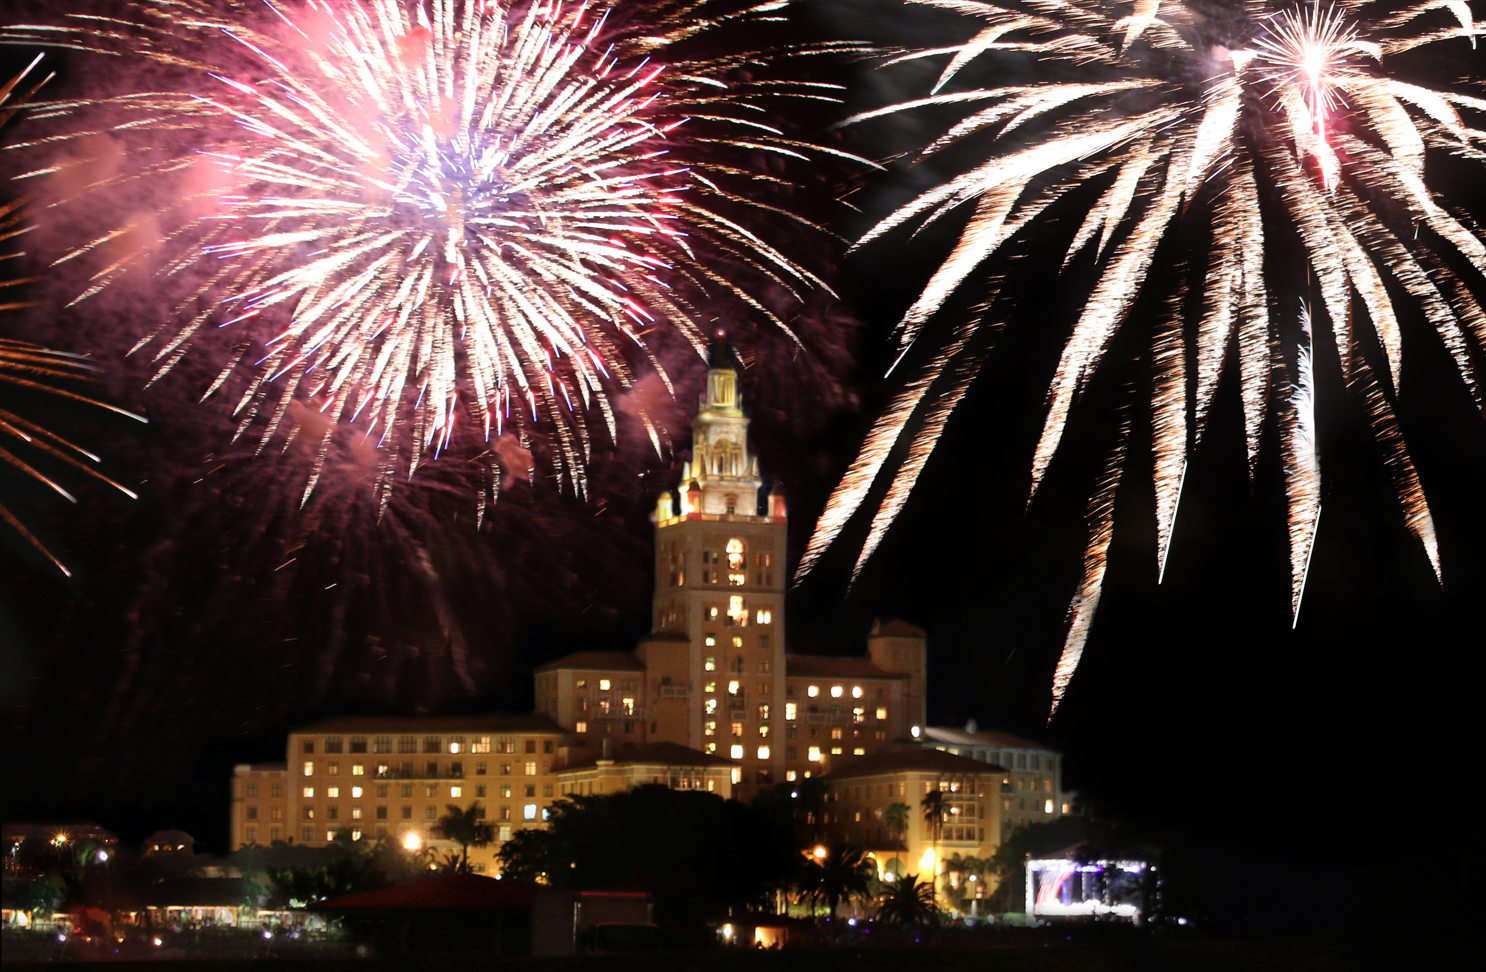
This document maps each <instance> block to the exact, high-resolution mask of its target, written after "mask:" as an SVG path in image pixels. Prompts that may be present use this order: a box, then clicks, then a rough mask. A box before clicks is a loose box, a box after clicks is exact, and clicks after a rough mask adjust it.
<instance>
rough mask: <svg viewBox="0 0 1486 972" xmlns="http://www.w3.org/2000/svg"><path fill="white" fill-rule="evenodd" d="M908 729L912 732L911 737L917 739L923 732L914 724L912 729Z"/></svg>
mask: <svg viewBox="0 0 1486 972" xmlns="http://www.w3.org/2000/svg"><path fill="white" fill-rule="evenodd" d="M908 731H909V732H911V733H913V738H914V739H917V738H918V737H919V736H920V735H921V734H922V733H923V730H922V729H920V728H919V727H918V726H914V727H913V728H912V729H910V730H908Z"/></svg>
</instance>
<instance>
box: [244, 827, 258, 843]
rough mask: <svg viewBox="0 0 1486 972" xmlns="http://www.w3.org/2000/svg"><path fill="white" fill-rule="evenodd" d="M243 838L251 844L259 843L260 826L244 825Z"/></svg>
mask: <svg viewBox="0 0 1486 972" xmlns="http://www.w3.org/2000/svg"><path fill="white" fill-rule="evenodd" d="M243 840H244V841H245V842H246V843H249V844H256V843H258V828H257V827H244V828H243Z"/></svg>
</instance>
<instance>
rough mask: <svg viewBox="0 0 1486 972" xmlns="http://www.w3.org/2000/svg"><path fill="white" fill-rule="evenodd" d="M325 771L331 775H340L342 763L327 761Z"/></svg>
mask: <svg viewBox="0 0 1486 972" xmlns="http://www.w3.org/2000/svg"><path fill="white" fill-rule="evenodd" d="M325 772H326V773H327V774H329V775H330V776H340V775H341V764H340V763H326V764H325Z"/></svg>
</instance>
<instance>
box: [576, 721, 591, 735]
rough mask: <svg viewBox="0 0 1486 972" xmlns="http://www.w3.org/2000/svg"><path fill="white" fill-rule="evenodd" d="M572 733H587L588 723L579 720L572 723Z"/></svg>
mask: <svg viewBox="0 0 1486 972" xmlns="http://www.w3.org/2000/svg"><path fill="white" fill-rule="evenodd" d="M573 731H574V732H587V731H588V723H586V722H583V721H582V720H579V721H578V722H575V723H573Z"/></svg>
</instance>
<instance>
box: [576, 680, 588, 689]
mask: <svg viewBox="0 0 1486 972" xmlns="http://www.w3.org/2000/svg"><path fill="white" fill-rule="evenodd" d="M573 687H574V688H580V689H586V688H588V679H586V678H580V679H578V680H577V681H575V682H574V683H573Z"/></svg>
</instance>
